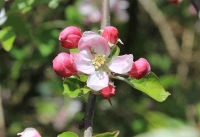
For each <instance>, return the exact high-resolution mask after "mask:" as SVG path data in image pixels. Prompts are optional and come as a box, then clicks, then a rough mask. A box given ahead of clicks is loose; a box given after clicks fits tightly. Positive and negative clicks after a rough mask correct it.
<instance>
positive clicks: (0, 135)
mask: <svg viewBox="0 0 200 137" xmlns="http://www.w3.org/2000/svg"><path fill="white" fill-rule="evenodd" d="M1 97H2V96H1V90H0V137H4V133H5V122H4V116H3V106H2V98H1Z"/></svg>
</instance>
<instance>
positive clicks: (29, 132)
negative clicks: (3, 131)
mask: <svg viewBox="0 0 200 137" xmlns="http://www.w3.org/2000/svg"><path fill="white" fill-rule="evenodd" d="M17 135H18V136H20V137H41V135H40V134H39V132H38V131H37V130H36V129H35V128H26V129H25V130H24V131H23V132H21V133H18V134H17Z"/></svg>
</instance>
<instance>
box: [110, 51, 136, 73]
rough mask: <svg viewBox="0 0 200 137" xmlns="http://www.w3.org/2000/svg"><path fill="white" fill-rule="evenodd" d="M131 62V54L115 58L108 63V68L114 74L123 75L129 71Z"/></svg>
mask: <svg viewBox="0 0 200 137" xmlns="http://www.w3.org/2000/svg"><path fill="white" fill-rule="evenodd" d="M132 62H133V55H132V54H129V55H123V56H117V57H115V58H113V59H112V60H111V61H110V62H109V63H108V68H109V69H110V70H111V71H113V72H115V73H118V74H124V73H127V72H129V71H130V70H131V67H132Z"/></svg>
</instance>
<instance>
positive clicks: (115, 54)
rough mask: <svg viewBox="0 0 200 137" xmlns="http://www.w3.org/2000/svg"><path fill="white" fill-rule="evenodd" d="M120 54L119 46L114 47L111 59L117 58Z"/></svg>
mask: <svg viewBox="0 0 200 137" xmlns="http://www.w3.org/2000/svg"><path fill="white" fill-rule="evenodd" d="M119 53H120V48H119V47H118V46H117V45H115V46H113V47H112V50H111V53H110V57H111V58H113V57H116V56H118V55H119Z"/></svg>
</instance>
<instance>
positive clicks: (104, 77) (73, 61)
mask: <svg viewBox="0 0 200 137" xmlns="http://www.w3.org/2000/svg"><path fill="white" fill-rule="evenodd" d="M100 32H102V33H101V35H100V34H97V33H95V32H92V31H85V32H83V33H82V32H81V30H80V29H79V28H78V27H75V26H69V27H66V28H65V29H64V30H63V31H62V32H61V33H60V35H59V40H60V43H61V46H63V47H64V48H67V49H74V48H77V49H78V52H77V53H74V52H72V53H70V54H69V53H65V52H62V53H59V54H58V55H57V56H56V57H55V59H54V60H53V69H54V71H55V72H56V74H57V75H59V76H61V77H64V78H66V77H70V76H73V75H76V76H77V77H79V75H80V74H85V75H87V76H88V78H87V82H86V83H87V84H86V85H87V87H89V88H90V89H91V90H93V91H94V92H95V91H100V93H101V94H102V96H103V97H104V98H106V99H109V98H111V97H112V96H114V95H115V86H114V84H113V83H112V82H111V80H110V77H111V76H115V75H121V74H122V75H129V76H130V77H134V78H136V79H141V78H143V77H144V76H145V75H147V74H148V73H149V72H150V65H149V63H148V61H147V60H146V59H144V58H140V59H139V60H137V61H135V62H134V61H133V55H132V54H125V55H120V56H118V54H117V55H113V54H112V53H113V50H114V49H115V48H116V47H117V45H116V44H117V42H120V43H122V42H121V40H120V39H119V38H118V30H117V29H116V28H115V27H113V26H107V27H105V28H104V29H103V30H101V31H100ZM122 44H123V43H122Z"/></svg>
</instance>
